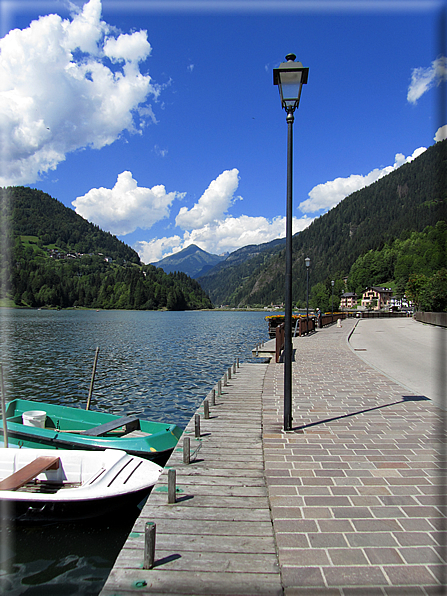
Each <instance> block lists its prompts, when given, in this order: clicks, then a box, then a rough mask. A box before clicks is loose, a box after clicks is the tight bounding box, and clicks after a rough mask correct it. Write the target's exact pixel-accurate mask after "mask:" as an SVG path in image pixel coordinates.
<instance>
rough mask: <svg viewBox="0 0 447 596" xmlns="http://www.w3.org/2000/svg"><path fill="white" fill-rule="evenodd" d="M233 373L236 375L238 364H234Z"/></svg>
mask: <svg viewBox="0 0 447 596" xmlns="http://www.w3.org/2000/svg"><path fill="white" fill-rule="evenodd" d="M233 373H234V374H236V362H233Z"/></svg>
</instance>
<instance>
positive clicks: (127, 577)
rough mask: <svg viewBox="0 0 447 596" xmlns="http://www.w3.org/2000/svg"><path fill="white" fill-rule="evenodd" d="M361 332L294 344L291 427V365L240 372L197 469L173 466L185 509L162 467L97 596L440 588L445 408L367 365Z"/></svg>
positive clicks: (328, 333) (208, 425)
mask: <svg viewBox="0 0 447 596" xmlns="http://www.w3.org/2000/svg"><path fill="white" fill-rule="evenodd" d="M355 324H356V321H355V320H347V321H343V326H342V327H341V328H338V327H337V326H335V325H334V326H332V327H328V328H325V329H323V330H319V331H318V332H317V333H315V334H313V335H310V336H308V337H302V338H295V339H294V347H295V350H296V351H295V362H294V364H293V395H294V399H293V425H294V428H293V431H292V432H288V433H285V432H284V431H283V430H282V426H283V370H284V369H283V365H282V364H275V363H273V362H272V363H271V364H269V365H262V364H253V365H248V364H244V365H242V366H241V368H240V370H239V371H238V372H237V374H236V375H235V376H234V378H233V379H232V381H231V382H230V384H229V387H228V388H226V390H225V392H226V394H225V393H224V395H223V397H222V399H218V400H216V401H217V403H216V406H215V407H214V408H211V417H210V419H209V420H203V408H200V410H199V412H200V414H201V416H202V438H201V443H202V448H201V450H200V451H199V452H198V454H197V459H196V461H195V462H194V463H193V464H190V465H189V466H185V465H183V464H182V453H181V446H179V449H178V450H176V451H175V452H174V454H173V457H172V458H171V460H170V461H169V464H168V465H169V466H171V467H172V466H174V467H175V468H176V470H177V486H178V489H179V491H181V492H179V494H178V500H177V503H176V504H175V505H168V504H167V499H166V478H167V474H168V472H167V470H165V472H164V473H163V475H162V478H161V482H160V483H159V485H157V487H156V490H155V491H154V492H153V493H152V495H151V497H150V498H149V500H148V503H147V504H146V506H145V508H144V510H143V515H142V516H141V517H140V518H139V520H137V522H136V524H135V527H134V531H133V533H132V534H131V535H130V536H129V539H128V541H127V543H126V545H125V547H124V549H123V551H122V552H121V554H120V556H119V558H118V560H117V563H116V565H115V568H114V569H113V571H112V573H111V574H110V576H109V579H108V580H107V583H106V585H105V587H104V589H103V591H102V593H101V594H102V596H112V595H116V596H118V595H124V594H176V595H177V596H180V595H181V594H182V595H191V594H204V595H211V594H215V595H221V596H223V595H227V594H238V595H241V596H242V595H243V596H247V595H249V594H250V595H257V594H265V595H270V594H271V595H274V594H275V595H276V594H285V595H286V596H295V595H297V596H305V595H307V596H316V595H322V596H356V595H359V596H376V595H381V596H394V595H396V596H401V595H402V596H407V595H408V596H422V595H425V596H429V595H430V596H432V595H434V594H444V589H443V586H445V584H446V573H445V571H446V569H445V565H446V549H445V544H446V540H445V537H446V524H445V518H444V517H442V511H445V504H446V492H445V486H446V485H445V475H444V474H443V471H445V440H444V439H445V436H444V419H443V416H444V415H445V412H444V411H443V410H440V409H438V408H436V406H435V405H434V404H433V402H431V401H428V400H423V399H420V396H419V397H418V395H417V394H412V393H411V392H409V391H408V390H406V389H405V388H404V387H403V386H402V385H400V384H398V383H397V382H395V381H392V380H391V379H389V377H387V376H385V375H384V374H382V373H380V372H379V371H378V370H377V369H375V368H372V367H371V366H369V365H367V364H366V363H365V362H364V361H362V360H361V359H360V358H359V357H358V356H357V355H356V353H354V352H353V351H352V350H351V349H350V348H349V346H348V344H347V337H348V334H349V333H350V332H351V331H352V328H353V326H354V325H355ZM193 428H194V427H193V423H190V425H188V427H187V429H186V431H185V432H186V434H189V435H191V433H192V432H193ZM192 442H193V444H196V443H194V441H193V440H192ZM443 462H444V463H443ZM147 520H152V521H156V522H157V551H156V564H155V567H154V569H152V570H143V569H142V561H143V547H144V539H143V538H144V537H143V530H144V524H145V522H146V521H147ZM159 529H160V533H159Z"/></svg>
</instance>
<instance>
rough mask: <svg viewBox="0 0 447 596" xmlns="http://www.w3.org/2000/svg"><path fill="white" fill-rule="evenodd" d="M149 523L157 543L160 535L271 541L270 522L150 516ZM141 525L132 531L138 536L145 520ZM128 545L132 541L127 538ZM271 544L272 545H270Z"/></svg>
mask: <svg viewBox="0 0 447 596" xmlns="http://www.w3.org/2000/svg"><path fill="white" fill-rule="evenodd" d="M150 519H151V521H155V522H156V524H157V534H158V538H157V542H158V541H159V540H160V535H161V534H166V535H174V536H176V535H178V534H180V533H181V534H183V535H190V536H199V535H200V536H204V535H209V536H232V535H234V536H238V537H239V539H240V537H243V536H258V537H259V536H264V537H270V539H272V524H271V522H270V521H268V522H267V521H260V522H259V521H251V522H246V521H233V520H231V519H225V520H216V519H211V520H203V519H202V520H197V519H176V520H175V521H174V520H173V519H169V518H166V519H165V520H163V518H162V517H161V516H154V517H152V516H151V518H150ZM141 521H142V522H143V523H140V524H136V525H135V526H134V531H135V532H137V533H138V534H140V533H141V535H142V532H143V528H144V525H145V522H146V521H147V519H144V518H143V519H142V520H141ZM129 542H130V544H132V539H131V538H129ZM272 544H273V543H272Z"/></svg>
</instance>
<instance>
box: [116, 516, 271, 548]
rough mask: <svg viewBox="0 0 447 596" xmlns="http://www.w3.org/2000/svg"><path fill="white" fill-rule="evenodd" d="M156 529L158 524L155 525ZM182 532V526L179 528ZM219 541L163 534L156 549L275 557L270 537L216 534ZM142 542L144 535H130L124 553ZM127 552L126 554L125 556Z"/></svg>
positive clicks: (140, 545) (213, 536) (204, 535)
mask: <svg viewBox="0 0 447 596" xmlns="http://www.w3.org/2000/svg"><path fill="white" fill-rule="evenodd" d="M252 525H256V524H254V523H253V524H252ZM157 528H158V524H157ZM180 530H181V531H182V532H183V530H184V528H183V526H182V527H181V528H180ZM218 536H219V540H216V538H215V535H214V534H212V533H209V534H193V535H190V534H183V533H177V534H163V533H161V535H160V536H159V537H158V539H157V549H159V550H170V551H171V552H172V551H192V552H201V553H203V552H208V553H239V554H242V553H251V554H270V555H272V554H273V555H276V552H275V543H274V541H273V539H272V536H271V532H270V535H266V536H256V535H253V536H247V535H244V534H240V535H237V536H227V535H225V534H218ZM143 541H144V534H143V533H141V534H140V535H139V536H136V533H134V532H133V533H132V538H129V540H128V541H127V543H126V546H125V549H126V551H128V549H129V551H131V552H134V550H135V549H138V548H140V549H141V547H142V545H143ZM127 555H129V552H126V556H127Z"/></svg>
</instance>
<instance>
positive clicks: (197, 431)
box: [194, 414, 200, 439]
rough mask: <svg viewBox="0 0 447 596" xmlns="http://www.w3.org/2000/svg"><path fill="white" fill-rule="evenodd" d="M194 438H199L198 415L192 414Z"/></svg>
mask: <svg viewBox="0 0 447 596" xmlns="http://www.w3.org/2000/svg"><path fill="white" fill-rule="evenodd" d="M194 436H195V437H196V439H199V438H200V414H194Z"/></svg>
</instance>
